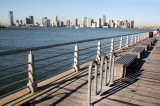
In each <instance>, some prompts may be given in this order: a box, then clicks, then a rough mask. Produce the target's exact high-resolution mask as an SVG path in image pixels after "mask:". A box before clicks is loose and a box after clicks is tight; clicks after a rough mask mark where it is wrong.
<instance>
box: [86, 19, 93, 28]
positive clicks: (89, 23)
mask: <svg viewBox="0 0 160 106" xmlns="http://www.w3.org/2000/svg"><path fill="white" fill-rule="evenodd" d="M91 21H92V19H91V18H87V27H88V28H91V26H92V25H91V24H92V22H91Z"/></svg>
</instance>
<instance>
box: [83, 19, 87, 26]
mask: <svg viewBox="0 0 160 106" xmlns="http://www.w3.org/2000/svg"><path fill="white" fill-rule="evenodd" d="M82 27H87V17H83V18H82Z"/></svg>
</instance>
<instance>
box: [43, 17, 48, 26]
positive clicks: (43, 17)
mask: <svg viewBox="0 0 160 106" xmlns="http://www.w3.org/2000/svg"><path fill="white" fill-rule="evenodd" d="M45 19H47V17H43V18H42V25H43V24H44V20H45Z"/></svg>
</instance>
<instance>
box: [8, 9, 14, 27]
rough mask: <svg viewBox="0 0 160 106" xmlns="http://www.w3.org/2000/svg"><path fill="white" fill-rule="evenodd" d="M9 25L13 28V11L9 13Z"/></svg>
mask: <svg viewBox="0 0 160 106" xmlns="http://www.w3.org/2000/svg"><path fill="white" fill-rule="evenodd" d="M9 25H10V26H14V20H13V11H9Z"/></svg>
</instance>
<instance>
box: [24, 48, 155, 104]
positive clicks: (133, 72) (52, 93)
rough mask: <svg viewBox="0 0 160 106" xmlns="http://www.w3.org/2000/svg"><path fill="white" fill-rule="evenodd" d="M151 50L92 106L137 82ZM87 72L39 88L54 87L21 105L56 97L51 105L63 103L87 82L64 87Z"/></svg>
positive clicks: (37, 102)
mask: <svg viewBox="0 0 160 106" xmlns="http://www.w3.org/2000/svg"><path fill="white" fill-rule="evenodd" d="M152 49H153V47H150V48H149V51H148V52H146V53H145V54H144V55H143V56H142V58H141V59H140V60H138V62H137V64H135V65H134V66H133V67H130V68H128V69H127V77H126V79H125V81H124V80H123V79H118V80H115V85H114V86H112V87H111V88H110V89H109V90H107V91H104V92H102V94H101V96H100V99H98V100H96V101H93V102H92V103H93V105H94V104H96V103H98V102H100V101H102V100H104V99H106V98H107V97H109V96H111V95H113V94H115V93H117V92H119V91H120V90H122V89H124V88H126V87H128V86H129V85H132V84H133V83H135V82H137V81H138V80H139V78H138V77H139V76H140V75H141V73H142V72H143V69H141V67H142V65H143V64H144V62H145V58H147V57H148V56H149V54H150V51H151V50H152ZM140 69H141V70H140ZM87 71H88V70H86V71H84V72H83V73H82V74H81V75H78V76H76V77H73V78H71V79H66V80H64V81H61V82H60V83H54V82H53V84H48V85H46V86H43V87H41V88H39V89H40V90H44V89H46V88H48V87H50V86H53V85H56V86H55V87H54V88H52V89H50V90H49V91H46V92H45V93H47V95H46V96H43V97H42V98H41V99H38V100H35V99H33V100H31V101H30V102H27V103H25V104H23V105H24V106H25V105H36V104H39V103H42V102H44V101H47V100H50V99H54V98H55V97H57V96H60V98H59V99H58V100H56V101H54V103H52V104H51V105H58V104H59V103H60V102H63V100H65V99H66V98H68V97H69V96H70V95H72V94H73V93H75V92H77V91H80V93H81V90H80V89H81V88H82V87H84V86H87V83H88V81H87V80H84V81H83V83H81V84H79V85H78V86H77V87H76V88H73V89H68V88H66V87H67V86H71V84H72V83H75V82H76V81H77V80H79V79H81V78H83V77H87V76H88V73H87ZM81 80H82V79H81ZM54 89H55V90H54ZM62 89H65V90H67V91H68V92H62V93H61V92H59V91H60V90H62ZM86 91H87V89H86ZM56 92H57V93H56ZM131 92H135V91H134V90H133V91H131ZM45 93H43V94H45ZM43 94H42V95H43ZM86 94H87V92H86ZM108 99H110V100H112V101H116V102H120V103H123V104H127V105H136V104H133V103H129V102H124V101H120V100H114V99H111V98H108ZM86 101H87V100H86ZM137 106H138V105H137Z"/></svg>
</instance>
